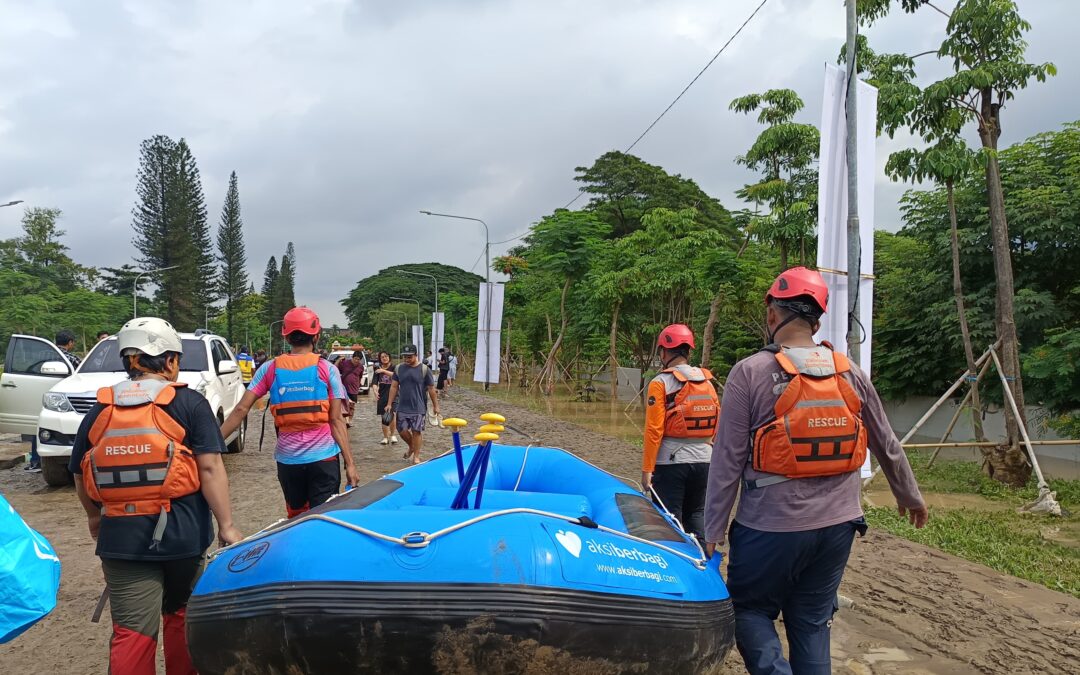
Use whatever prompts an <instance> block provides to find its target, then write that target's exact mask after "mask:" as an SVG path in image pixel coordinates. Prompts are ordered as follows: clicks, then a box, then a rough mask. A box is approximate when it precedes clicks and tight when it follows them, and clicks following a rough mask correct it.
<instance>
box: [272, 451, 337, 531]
mask: <svg viewBox="0 0 1080 675" xmlns="http://www.w3.org/2000/svg"><path fill="white" fill-rule="evenodd" d="M340 457H341V455H335V456H334V457H332V458H331V459H328V460H324V461H321V462H310V463H308V464H282V463H281V462H278V463H277V475H278V483H280V484H281V492H282V494H284V496H285V513H286V515H287V516H288V517H289V518H292V517H293V516H296V515H299V514H301V513H303V512H305V511H307V510H308V509H312V508H315V507H316V506H319V505H320V504H322V503H324V502H325V501H326V500H327V499H330V498H331V497H333V496H334V495H335V494H337V492H338V489H339V488H340V487H341V462H340Z"/></svg>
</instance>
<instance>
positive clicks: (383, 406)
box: [375, 352, 398, 445]
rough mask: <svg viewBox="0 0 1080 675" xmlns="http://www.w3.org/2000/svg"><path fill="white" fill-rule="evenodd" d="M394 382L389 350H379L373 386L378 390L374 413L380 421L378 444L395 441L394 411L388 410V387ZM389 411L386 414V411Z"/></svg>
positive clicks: (396, 440)
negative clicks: (380, 432)
mask: <svg viewBox="0 0 1080 675" xmlns="http://www.w3.org/2000/svg"><path fill="white" fill-rule="evenodd" d="M393 382H394V364H393V362H392V361H391V360H390V352H379V362H378V364H377V365H376V366H375V386H376V388H377V390H378V402H377V403H376V405H375V414H376V415H378V416H379V421H380V422H382V435H383V437H382V440H381V441H379V444H380V445H386V444H387V443H397V442H398V437H397V434H395V433H394V413H393V411H392V410H390V387H391V385H392V384H393ZM388 412H389V413H390V415H389V416H387V414H386V413H388Z"/></svg>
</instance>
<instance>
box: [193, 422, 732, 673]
mask: <svg viewBox="0 0 1080 675" xmlns="http://www.w3.org/2000/svg"><path fill="white" fill-rule="evenodd" d="M486 445H488V444H485V443H481V444H479V446H476V445H473V446H468V447H465V448H464V449H463V451H462V452H461V453H460V454H459V455H458V456H457V460H455V454H454V453H450V454H447V455H444V456H442V457H438V458H436V459H433V460H431V461H429V462H426V463H424V464H421V465H418V466H415V467H410V468H408V469H404V470H402V471H399V472H397V473H394V474H391V475H388V476H386V477H384V478H382V479H380V480H376V481H374V482H372V483H368V484H367V485H364V486H362V487H359V488H357V489H354V490H352V491H349V492H347V493H345V494H342V495H339V496H337V497H335V498H334V499H332V500H330V501H329V502H327V503H326V504H324V505H322V506H321V507H318V508H316V509H313V510H311V511H310V512H308V513H305V514H304V515H302V516H299V517H297V518H294V519H292V520H288V521H282V522H280V523H277V524H275V525H273V526H271V527H269V528H267V529H266V530H264V531H262V532H260V533H258V534H256V535H254V536H252V537H249V538H248V539H246V540H245V541H243V542H241V543H238V544H235V545H233V546H231V547H228V548H226V549H223V550H221V551H219V552H218V554H217V555H216V556H215V557H214V558H213V560H212V561H211V562H210V563H209V565H208V566H207V568H206V571H205V573H204V574H203V575H202V577H201V578H200V579H199V582H198V584H197V586H196V588H195V592H194V594H193V595H192V596H191V601H190V603H189V605H188V609H187V627H188V640H189V644H190V648H191V653H192V656H193V658H194V661H195V666H196V668H197V669H198V670H199V672H200V673H203V675H212V674H215V673H231V674H239V673H260V674H261V673H308V674H314V673H468V672H480V673H500V672H502V673H509V672H524V671H526V670H529V671H530V672H559V673H569V672H574V673H576V672H589V673H593V672H595V673H622V672H634V673H704V672H709V671H710V670H713V669H714V668H719V666H720V663H721V662H722V661H723V660H724V656H725V655H726V653H727V651H728V650H729V649H730V647H731V645H732V642H733V629H734V622H733V618H732V608H731V601H730V599H729V597H728V593H727V589H726V587H725V586H724V582H723V580H722V578H721V576H720V572H719V565H720V556H719V555H717V556H714V558H713V559H712V560H711V561H708V562H707V561H706V560H705V559H704V556H703V555H702V552H701V549H700V548H699V547H698V545H697V544H696V543H695V542H694V540H693V539H692V538H691V537H689V536H688V535H687V534H685V533H684V532H683V531H682V530H681V528H679V527H678V525H677V524H676V523H675V522H674V521H673V520H672V519H671V518H670V517H669V516H667V515H666V514H664V513H662V512H661V511H659V510H658V509H657V508H656V507H655V506H654V505H653V504H652V502H651V501H650V500H648V499H646V498H645V497H643V496H642V495H641V493H639V492H637V491H635V490H633V489H632V488H630V487H628V486H627V485H626V484H625V483H624V482H623V481H621V480H620V479H618V478H616V477H615V476H612V475H611V474H609V473H607V472H605V471H602V470H601V469H598V468H597V467H595V466H593V465H591V464H589V463H588V462H585V461H584V460H582V459H580V458H578V457H576V456H574V455H573V454H571V453H569V452H566V451H565V450H560V449H555V448H546V447H535V446H530V447H522V446H504V445H495V446H494V447H485V446H486ZM466 466H468V467H469V468H468V470H466V469H465V467H466ZM470 474H471V475H470ZM462 484H465V485H466V487H465V488H462ZM538 669H539V670H538ZM583 669H584V670H583Z"/></svg>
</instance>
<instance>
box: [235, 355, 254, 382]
mask: <svg viewBox="0 0 1080 675" xmlns="http://www.w3.org/2000/svg"><path fill="white" fill-rule="evenodd" d="M236 364H237V366H238V367H239V368H240V379H241V381H242V382H243V383H244V385H248V384H251V376H252V375H253V374H254V373H255V359H254V358H252V356H251V354H248V348H247V346H246V345H241V346H240V353H239V354H237V355H236Z"/></svg>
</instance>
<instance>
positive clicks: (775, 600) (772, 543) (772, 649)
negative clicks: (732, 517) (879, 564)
mask: <svg viewBox="0 0 1080 675" xmlns="http://www.w3.org/2000/svg"><path fill="white" fill-rule="evenodd" d="M856 531H858V532H859V534H865V533H866V521H865V520H864V519H862V518H859V519H858V520H854V521H851V522H847V523H840V524H839V525H832V526H830V527H823V528H820V529H817V530H807V531H805V532H762V531H761V530H755V529H752V528H749V527H746V526H745V525H741V524H739V522H738V520H736V521H735V522H734V523H732V525H731V532H730V536H729V540H730V542H731V548H730V553H729V558H728V591H730V593H731V599H732V602H733V604H734V606H735V644H736V646H737V647H738V648H739V653H740V654H742V657H743V661H744V662H745V664H746V670H747V671H748V672H749V673H750V674H751V675H758V674H759V673H761V674H764V673H782V674H785V675H787V674H789V673H793V674H795V675H804V674H814V675H817V674H818V673H822V674H827V673H830V672H831V670H832V664H831V661H830V658H829V629H830V628H831V627H832V617H833V613H834V612H835V611H836V590H837V589H838V588H839V587H840V579H841V577H843V575H844V567H846V566H847V559H848V554H849V553H851V542H852V540H854V538H855V532H856ZM780 614H783V615H784V629H785V631H786V632H787V638H788V649H789V660H785V659H784V652H783V649H782V648H781V646H780V637H779V636H778V635H777V634H776V627H775V625H774V623H773V622H774V621H776V618H777V616H779V615H780Z"/></svg>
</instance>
